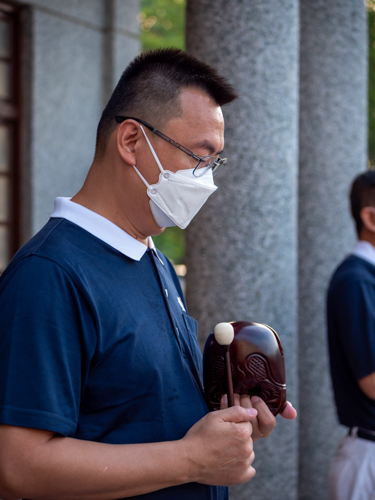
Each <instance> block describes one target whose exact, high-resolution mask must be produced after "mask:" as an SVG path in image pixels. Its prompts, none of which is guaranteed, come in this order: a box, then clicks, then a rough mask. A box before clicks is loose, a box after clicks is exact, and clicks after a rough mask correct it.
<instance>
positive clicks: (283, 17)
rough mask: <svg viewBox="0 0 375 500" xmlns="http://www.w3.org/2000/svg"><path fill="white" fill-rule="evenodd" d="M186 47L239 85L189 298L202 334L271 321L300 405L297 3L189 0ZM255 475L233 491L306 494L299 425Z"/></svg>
mask: <svg viewBox="0 0 375 500" xmlns="http://www.w3.org/2000/svg"><path fill="white" fill-rule="evenodd" d="M187 50H188V51H189V52H191V53H193V54H194V55H196V56H198V57H199V58H201V59H203V60H204V61H206V62H208V63H209V64H212V65H213V66H214V67H216V68H217V69H218V70H219V71H220V72H221V73H222V74H223V75H225V76H226V77H227V78H228V79H229V81H230V82H231V83H233V84H234V85H235V87H236V88H237V89H238V91H239V92H240V94H241V98H240V99H239V100H238V101H237V102H235V103H233V104H231V105H229V106H228V108H226V109H224V115H225V120H226V132H225V138H226V146H225V153H224V156H226V157H228V165H227V166H226V167H225V169H224V170H223V171H222V172H220V174H219V175H218V177H217V184H218V186H219V189H218V191H217V192H216V193H215V195H213V196H212V197H211V198H210V199H209V200H208V203H207V204H206V205H205V207H204V208H203V209H202V210H201V212H200V213H199V214H198V216H197V217H196V218H195V219H194V221H193V222H192V224H191V225H190V226H189V227H188V229H187V245H186V251H187V257H186V260H187V268H188V273H187V300H188V305H189V311H190V314H191V315H192V316H194V317H195V318H196V319H197V320H198V321H199V324H200V329H199V332H200V333H199V335H200V340H201V342H202V343H203V342H204V340H205V338H206V337H207V335H208V334H209V333H210V331H212V329H213V327H214V325H215V324H216V323H217V322H220V321H231V320H252V321H259V322H263V323H267V324H269V325H271V326H272V327H273V328H275V329H276V331H277V332H278V333H279V335H280V337H281V341H282V343H283V345H284V348H285V355H286V365H287V388H288V397H289V398H290V399H291V400H292V401H293V402H294V403H297V401H296V398H297V375H296V374H297V370H296V364H297V358H296V353H297V345H296V323H297V276H296V272H297V146H298V134H297V126H298V117H297V114H298V2H297V1H296V0H272V1H270V2H264V1H263V0H247V1H246V2H243V1H240V0H217V1H216V2H211V1H209V0H188V4H187ZM255 453H256V461H255V464H254V465H255V468H256V469H257V475H256V477H255V478H254V479H253V480H252V481H251V482H250V483H248V484H246V485H243V486H240V487H234V488H232V491H231V499H232V500H240V499H248V498H252V499H253V500H257V499H264V500H269V499H270V498H280V499H281V498H282V499H283V500H289V499H295V498H297V423H296V422H285V421H283V419H282V418H281V417H278V425H277V428H276V430H275V431H274V433H273V435H272V436H271V437H270V438H268V439H267V440H264V441H263V442H259V443H256V445H255Z"/></svg>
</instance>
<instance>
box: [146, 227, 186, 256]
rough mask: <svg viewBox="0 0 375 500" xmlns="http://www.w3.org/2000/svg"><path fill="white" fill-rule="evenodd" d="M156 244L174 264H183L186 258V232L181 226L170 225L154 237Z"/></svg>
mask: <svg viewBox="0 0 375 500" xmlns="http://www.w3.org/2000/svg"><path fill="white" fill-rule="evenodd" d="M152 239H153V241H154V243H155V246H156V247H157V248H158V249H159V250H160V251H161V252H163V254H164V255H166V256H167V257H168V259H170V260H171V261H172V262H173V264H183V263H184V259H185V233H184V231H183V230H182V229H180V228H179V227H177V226H175V227H168V228H167V229H166V230H165V231H164V233H163V234H161V235H160V236H153V237H152Z"/></svg>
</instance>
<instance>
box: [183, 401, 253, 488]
mask: <svg viewBox="0 0 375 500" xmlns="http://www.w3.org/2000/svg"><path fill="white" fill-rule="evenodd" d="M256 415H257V410H255V409H254V408H251V407H249V408H248V409H247V408H244V407H243V408H241V406H235V407H233V408H227V409H225V410H219V411H216V412H212V413H209V414H207V415H206V416H205V417H203V418H202V419H201V420H199V422H197V423H196V424H195V425H194V426H193V427H192V428H191V429H190V430H189V431H188V432H187V434H186V435H185V437H184V438H183V439H182V440H181V442H182V443H184V446H185V455H186V457H187V459H188V462H189V469H190V470H189V481H194V482H198V483H203V484H214V485H221V486H231V485H233V484H242V483H246V482H247V481H249V480H250V479H251V478H252V477H254V475H255V469H254V468H253V467H252V466H251V464H252V463H253V460H254V451H253V441H252V438H251V434H252V430H253V429H252V424H251V423H250V422H254V421H256Z"/></svg>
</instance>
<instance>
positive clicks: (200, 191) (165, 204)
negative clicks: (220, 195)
mask: <svg viewBox="0 0 375 500" xmlns="http://www.w3.org/2000/svg"><path fill="white" fill-rule="evenodd" d="M141 129H142V132H143V134H144V136H145V137H146V141H147V144H148V146H149V148H150V150H151V153H152V155H153V157H154V158H155V161H156V163H157V165H158V167H159V170H160V175H159V181H158V183H157V184H152V185H150V184H148V182H147V181H146V179H145V178H144V177H143V175H142V174H141V173H140V171H139V170H138V169H137V167H136V166H135V165H133V167H134V169H135V171H136V172H137V174H138V175H139V177H140V178H141V179H142V181H143V182H144V184H145V185H146V187H147V194H148V196H149V198H150V207H151V212H152V215H153V217H154V219H155V222H156V224H157V225H158V226H159V227H171V226H178V227H180V228H181V229H185V227H186V226H188V224H189V223H190V222H191V220H192V219H193V217H194V216H195V215H196V214H197V212H198V211H199V210H200V209H201V208H202V206H203V205H204V203H205V202H206V201H207V199H208V197H209V196H210V195H211V194H212V193H213V192H214V191H216V189H217V186H215V184H214V181H213V177H212V170H211V169H209V170H207V172H206V173H205V174H203V175H202V176H201V177H195V176H194V175H193V170H194V169H193V168H191V169H186V170H178V171H177V172H171V171H169V170H164V169H163V167H162V165H161V163H160V161H159V158H158V157H157V155H156V153H155V151H154V148H153V147H152V145H151V143H150V141H149V139H148V137H147V135H146V133H145V131H144V130H143V127H142V125H141Z"/></svg>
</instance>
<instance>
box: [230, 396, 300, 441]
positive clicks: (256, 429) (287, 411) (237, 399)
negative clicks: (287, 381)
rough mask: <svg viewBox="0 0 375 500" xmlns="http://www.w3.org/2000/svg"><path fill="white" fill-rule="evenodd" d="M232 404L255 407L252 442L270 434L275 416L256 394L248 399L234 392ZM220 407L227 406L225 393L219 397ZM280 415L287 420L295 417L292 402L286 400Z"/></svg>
mask: <svg viewBox="0 0 375 500" xmlns="http://www.w3.org/2000/svg"><path fill="white" fill-rule="evenodd" d="M234 404H235V405H236V406H242V407H243V408H255V409H256V410H257V411H258V416H257V418H256V419H255V420H254V421H253V422H252V426H253V434H252V439H253V442H254V443H255V441H257V440H258V439H260V438H264V437H267V436H269V435H270V434H271V432H272V431H273V429H274V428H275V426H276V418H275V417H274V416H273V415H272V413H271V412H270V410H269V409H268V406H267V405H266V403H265V402H264V401H263V400H262V399H260V398H258V397H257V396H253V397H252V398H251V399H250V397H249V396H248V395H245V394H241V395H239V394H235V395H234ZM220 408H221V409H224V408H228V399H227V396H226V394H224V396H223V397H222V398H221V401H220ZM280 415H281V416H282V417H283V418H286V419H288V420H293V419H294V418H296V416H297V412H296V410H295V409H294V408H293V406H292V404H291V403H289V401H287V404H286V407H285V408H284V410H283V411H282V412H281V413H280Z"/></svg>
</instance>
